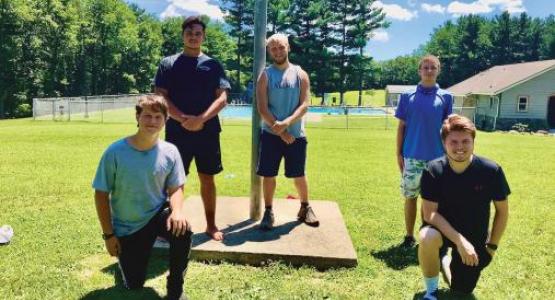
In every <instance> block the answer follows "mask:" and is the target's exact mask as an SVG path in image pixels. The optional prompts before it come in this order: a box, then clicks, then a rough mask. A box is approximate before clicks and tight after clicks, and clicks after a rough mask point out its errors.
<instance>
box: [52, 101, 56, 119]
mask: <svg viewBox="0 0 555 300" xmlns="http://www.w3.org/2000/svg"><path fill="white" fill-rule="evenodd" d="M52 121H56V101H55V100H52Z"/></svg>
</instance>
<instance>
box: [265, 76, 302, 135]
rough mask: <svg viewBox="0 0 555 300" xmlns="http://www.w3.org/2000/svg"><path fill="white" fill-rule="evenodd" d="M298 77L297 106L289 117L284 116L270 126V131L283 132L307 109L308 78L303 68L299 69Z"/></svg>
mask: <svg viewBox="0 0 555 300" xmlns="http://www.w3.org/2000/svg"><path fill="white" fill-rule="evenodd" d="M300 77H301V91H300V95H299V106H298V107H297V108H296V109H295V111H294V112H293V113H292V114H291V115H290V116H289V117H287V118H285V119H284V120H281V121H277V122H276V123H275V124H274V125H273V126H272V131H274V132H275V133H277V134H281V133H282V132H285V130H286V129H287V127H289V126H291V124H293V123H295V122H297V121H298V120H300V119H301V118H302V117H303V116H304V115H305V114H306V112H307V111H308V106H309V105H310V78H309V77H308V74H307V73H306V72H305V71H304V70H301V72H300Z"/></svg>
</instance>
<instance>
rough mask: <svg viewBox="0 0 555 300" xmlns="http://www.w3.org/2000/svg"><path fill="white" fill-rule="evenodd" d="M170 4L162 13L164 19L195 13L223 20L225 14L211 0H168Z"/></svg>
mask: <svg viewBox="0 0 555 300" xmlns="http://www.w3.org/2000/svg"><path fill="white" fill-rule="evenodd" d="M168 2H169V4H168V6H167V7H166V9H165V10H164V11H163V12H162V13H161V14H160V17H161V18H162V19H165V18H168V17H176V16H188V15H193V14H199V15H207V16H209V17H210V18H211V19H216V20H223V17H224V14H223V13H222V11H221V10H220V8H219V7H218V6H217V5H214V4H211V3H209V0H168Z"/></svg>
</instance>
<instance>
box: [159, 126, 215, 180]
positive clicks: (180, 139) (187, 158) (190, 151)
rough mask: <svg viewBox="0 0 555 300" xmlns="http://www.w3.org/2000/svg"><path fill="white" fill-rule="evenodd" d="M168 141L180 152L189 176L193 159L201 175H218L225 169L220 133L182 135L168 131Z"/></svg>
mask: <svg viewBox="0 0 555 300" xmlns="http://www.w3.org/2000/svg"><path fill="white" fill-rule="evenodd" d="M166 141H168V142H170V143H172V144H174V145H175V146H176V147H177V149H178V150H179V154H180V155H181V160H183V168H185V174H187V175H189V167H190V166H191V161H192V160H193V158H194V159H195V165H196V166H197V171H198V172H199V173H202V174H206V175H216V174H218V173H220V172H221V171H222V170H223V169H224V168H223V166H222V152H221V149H220V133H219V132H217V133H198V134H182V133H176V132H172V131H166Z"/></svg>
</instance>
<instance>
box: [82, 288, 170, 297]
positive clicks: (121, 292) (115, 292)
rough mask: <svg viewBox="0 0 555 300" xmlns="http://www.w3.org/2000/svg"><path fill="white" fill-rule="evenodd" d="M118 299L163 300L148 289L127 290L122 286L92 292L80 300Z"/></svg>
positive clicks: (151, 289)
mask: <svg viewBox="0 0 555 300" xmlns="http://www.w3.org/2000/svg"><path fill="white" fill-rule="evenodd" d="M119 299H137V300H139V299H141V300H158V299H163V298H162V297H161V296H160V295H158V293H157V292H156V291H155V290H154V289H153V288H150V287H145V288H142V289H139V290H127V289H125V288H124V287H123V286H114V287H110V288H107V289H100V290H96V291H92V292H90V293H88V294H86V295H85V296H83V297H81V298H80V300H119Z"/></svg>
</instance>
